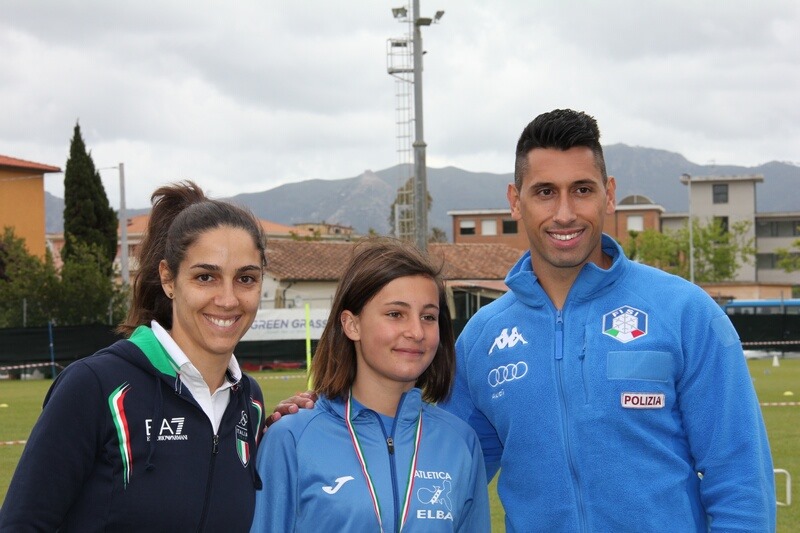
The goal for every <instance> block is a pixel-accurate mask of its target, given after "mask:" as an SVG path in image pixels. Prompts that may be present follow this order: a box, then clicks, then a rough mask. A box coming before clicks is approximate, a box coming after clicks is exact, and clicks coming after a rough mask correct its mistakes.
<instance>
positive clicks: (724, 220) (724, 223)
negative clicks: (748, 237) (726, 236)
mask: <svg viewBox="0 0 800 533" xmlns="http://www.w3.org/2000/svg"><path fill="white" fill-rule="evenodd" d="M714 223H715V224H718V225H719V227H720V228H722V233H728V217H714Z"/></svg>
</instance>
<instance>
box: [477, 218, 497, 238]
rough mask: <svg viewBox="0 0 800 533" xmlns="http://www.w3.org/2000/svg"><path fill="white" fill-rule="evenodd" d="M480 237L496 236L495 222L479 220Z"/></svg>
mask: <svg viewBox="0 0 800 533" xmlns="http://www.w3.org/2000/svg"><path fill="white" fill-rule="evenodd" d="M481 235H497V221H496V220H481Z"/></svg>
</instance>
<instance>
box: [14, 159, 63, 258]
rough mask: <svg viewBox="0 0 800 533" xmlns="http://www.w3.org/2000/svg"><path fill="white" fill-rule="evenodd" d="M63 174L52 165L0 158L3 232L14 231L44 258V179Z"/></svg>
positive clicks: (37, 254)
mask: <svg viewBox="0 0 800 533" xmlns="http://www.w3.org/2000/svg"><path fill="white" fill-rule="evenodd" d="M56 172H61V169H60V168H58V167H55V166H52V165H45V164H42V163H34V162H32V161H25V160H23V159H16V158H14V157H8V156H4V155H0V231H4V229H5V228H6V227H11V228H14V234H15V235H16V236H17V237H20V238H23V239H25V245H26V246H27V248H28V252H29V253H31V254H32V255H35V256H37V257H41V258H44V253H45V249H46V248H45V247H46V239H45V210H44V175H45V174H49V173H56Z"/></svg>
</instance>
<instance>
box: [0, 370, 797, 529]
mask: <svg viewBox="0 0 800 533" xmlns="http://www.w3.org/2000/svg"><path fill="white" fill-rule="evenodd" d="M749 365H750V372H751V375H752V376H753V380H754V383H755V387H756V390H757V391H758V396H759V400H760V401H761V402H762V403H781V402H796V403H800V359H789V360H784V361H781V365H780V366H779V367H773V366H772V360H771V359H759V360H751V361H750V362H749ZM256 377H258V378H259V383H261V387H262V389H263V390H264V397H265V398H264V399H265V404H266V406H274V405H275V404H276V403H277V402H278V401H280V400H281V399H283V398H287V397H289V396H291V395H292V394H294V393H295V392H297V391H300V390H305V380H304V379H303V377H302V376H300V375H298V374H296V373H270V372H264V373H260V374H257V375H256ZM50 383H51V381H50V380H34V381H5V380H2V381H0V501H3V500H5V496H6V491H7V489H8V484H9V483H10V481H11V475H12V473H13V472H14V468H15V466H16V464H17V462H18V461H19V457H20V455H21V454H22V448H23V446H22V445H21V444H4V443H6V442H13V441H21V440H25V439H26V438H27V437H28V434H29V433H30V430H31V427H32V426H33V423H34V422H35V421H36V417H37V416H38V414H39V412H40V410H41V405H42V399H43V398H44V396H45V393H46V392H47V389H48V387H49V386H50ZM787 391H790V392H793V393H794V396H787V395H784V393H785V392H787ZM762 411H763V413H764V419H765V421H766V424H767V431H768V432H769V438H770V444H771V446H772V456H773V460H774V463H775V468H782V469H785V470H788V471H789V472H790V473H791V474H792V475H793V476H794V478H793V479H792V482H793V491H794V493H795V494H797V487H798V483H797V479H798V478H800V424H798V417H800V405H793V406H777V405H776V406H769V405H765V406H763V407H762ZM784 483H785V477H783V476H778V477H776V486H777V497H778V501H786V492H785V488H784ZM495 486H496V480H495V481H494V482H492V485H491V487H490V493H491V498H492V501H491V503H492V530H493V531H503V530H504V527H503V510H502V507H501V506H500V503H499V501H498V500H497V495H496V491H495ZM794 531H800V501H794V502H792V505H791V506H789V507H778V532H779V533H784V532H785V533H789V532H794Z"/></svg>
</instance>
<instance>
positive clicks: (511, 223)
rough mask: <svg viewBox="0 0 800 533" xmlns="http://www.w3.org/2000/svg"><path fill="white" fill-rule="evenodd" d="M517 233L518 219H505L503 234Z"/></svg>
mask: <svg viewBox="0 0 800 533" xmlns="http://www.w3.org/2000/svg"><path fill="white" fill-rule="evenodd" d="M516 233H517V221H516V220H504V221H503V235H516Z"/></svg>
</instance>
